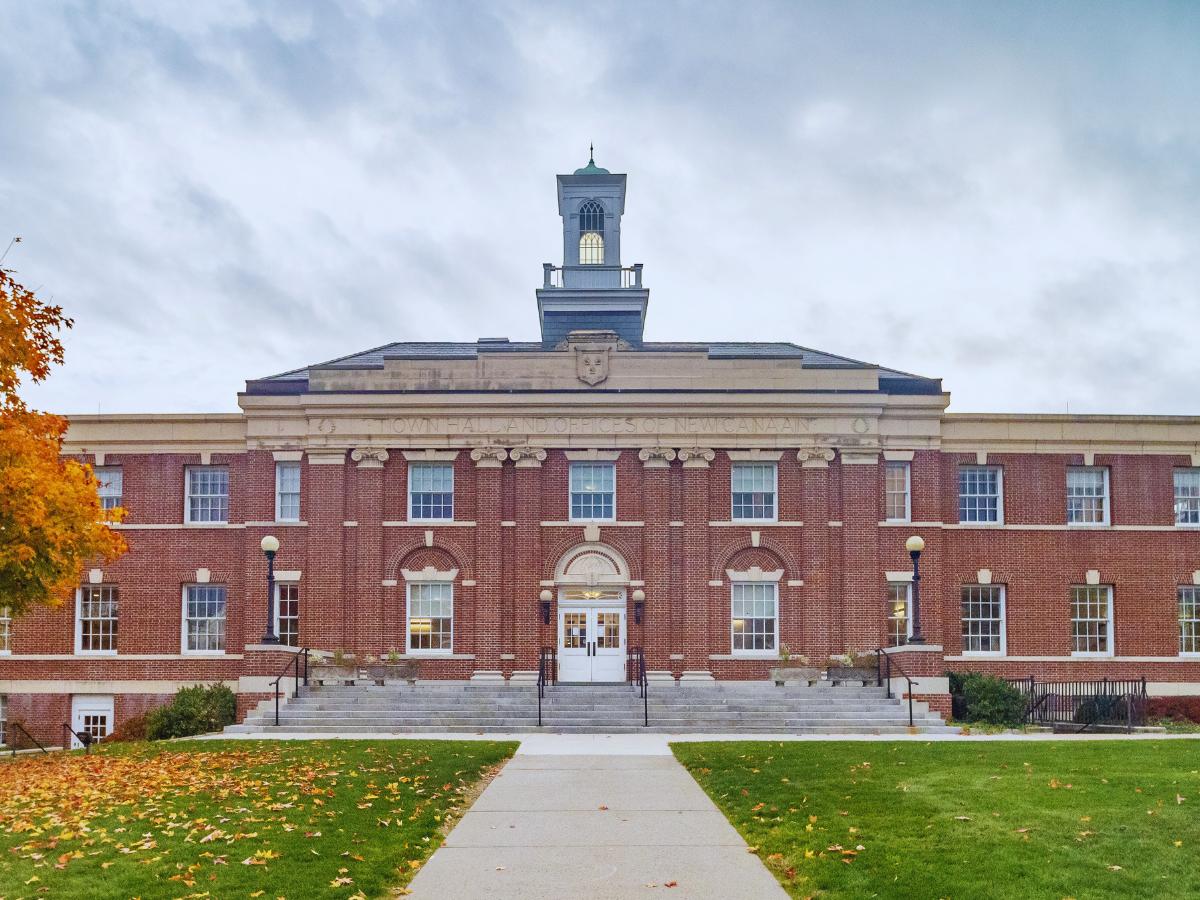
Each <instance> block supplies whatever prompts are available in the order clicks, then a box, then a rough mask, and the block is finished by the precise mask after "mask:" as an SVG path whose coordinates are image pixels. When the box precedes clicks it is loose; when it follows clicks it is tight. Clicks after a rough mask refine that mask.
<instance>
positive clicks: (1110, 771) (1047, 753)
mask: <svg viewBox="0 0 1200 900" xmlns="http://www.w3.org/2000/svg"><path fill="white" fill-rule="evenodd" d="M672 749H673V750H674V752H675V755H676V757H678V759H679V760H680V762H682V763H683V764H684V765H685V766H686V767H687V768H688V770H689V771H690V772H691V773H692V775H693V776H695V778H696V780H697V781H698V782H699V783H700V785H701V786H702V787H703V788H704V789H705V790H706V791H707V792H708V794H709V795H710V796H711V797H712V798H713V800H714V801H715V802H716V803H717V805H718V806H719V807H720V808H721V810H722V811H723V812H724V813H725V815H726V816H727V817H728V818H729V820H730V822H732V823H733V825H734V826H735V827H736V828H737V829H738V831H740V832H741V834H742V836H743V837H745V839H746V840H747V842H749V844H750V846H751V847H752V848H754V850H753V852H756V853H758V854H759V856H760V857H761V858H762V860H763V862H765V863H766V864H767V866H768V868H770V869H771V871H772V872H773V873H774V874H775V875H776V876H777V877H778V878H779V880H780V882H781V883H782V884H783V886H784V887H785V888H786V889H787V890H788V892H789V893H790V894H792V895H793V896H795V897H809V896H818V897H830V898H833V897H845V898H850V897H853V898H860V897H954V898H967V897H981V898H982V897H987V898H1029V897H1081V898H1082V897H1087V898H1107V897H1151V896H1153V897H1198V896H1200V866H1197V864H1196V858H1197V852H1198V851H1200V742H1197V741H1193V740H1164V741H1136V742H1135V741H1074V742H1068V741H994V742H992V741H988V742H972V743H966V742H946V743H920V742H893V743H875V742H811V743H810V742H796V743H749V742H737V743H695V744H692V743H685V744H674V745H672Z"/></svg>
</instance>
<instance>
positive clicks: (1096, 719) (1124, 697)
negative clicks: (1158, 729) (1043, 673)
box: [1005, 675, 1148, 732]
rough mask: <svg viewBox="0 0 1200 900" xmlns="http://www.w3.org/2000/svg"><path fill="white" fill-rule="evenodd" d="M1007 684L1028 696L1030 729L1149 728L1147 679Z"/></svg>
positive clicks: (1031, 680)
mask: <svg viewBox="0 0 1200 900" xmlns="http://www.w3.org/2000/svg"><path fill="white" fill-rule="evenodd" d="M1005 681H1007V682H1008V683H1009V684H1011V685H1013V686H1014V687H1016V688H1017V689H1018V690H1020V691H1021V693H1023V694H1024V695H1025V697H1026V710H1025V721H1026V722H1028V723H1029V724H1030V725H1045V726H1050V727H1054V726H1056V725H1057V726H1074V725H1078V726H1079V728H1078V730H1079V731H1080V732H1083V731H1087V730H1088V729H1089V728H1094V727H1096V726H1101V727H1107V728H1124V729H1125V730H1126V731H1129V732H1131V731H1133V729H1134V728H1137V727H1140V726H1142V725H1145V724H1146V707H1147V704H1148V698H1147V696H1146V679H1145V678H1126V679H1111V678H1101V679H1098V680H1094V681H1038V680H1037V679H1036V678H1034V677H1033V676H1032V675H1031V676H1029V677H1028V678H1006V679H1005Z"/></svg>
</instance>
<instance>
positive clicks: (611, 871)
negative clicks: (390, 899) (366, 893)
mask: <svg viewBox="0 0 1200 900" xmlns="http://www.w3.org/2000/svg"><path fill="white" fill-rule="evenodd" d="M611 746H612V749H615V750H617V752H608V753H605V752H604V751H603V750H601V754H602V755H573V754H570V753H562V752H561V748H562V745H561V744H560V745H559V749H558V750H557V751H556V749H554V748H551V749H550V750H549V752H544V753H538V752H536V748H531V749H533V750H534V751H535V752H530V751H529V750H527V749H526V745H525V744H523V745H522V747H521V750H520V751H519V752H518V754H517V755H516V756H514V757H513V758H512V760H511V761H510V762H509V763H508V765H507V766H505V767H504V769H503V771H501V773H500V774H499V775H498V776H497V777H496V778H495V779H494V780H493V781H492V783H491V784H490V785H488V787H487V789H486V790H484V792H483V793H482V794H481V795H480V797H479V799H478V800H477V801H476V802H475V805H474V806H472V807H471V808H470V809H469V810H468V811H467V813H466V814H465V815H464V816H463V818H462V819H461V820H460V821H459V823H458V825H457V826H456V827H455V828H454V830H453V831H451V832H450V834H449V836H448V837H447V838H446V842H445V843H444V844H443V845H442V846H441V847H440V848H439V849H438V850H437V852H435V853H434V854H433V856H432V857H431V858H430V860H429V862H427V863H426V864H425V866H424V868H422V869H421V871H420V872H419V873H418V874H417V877H416V878H415V879H414V880H413V882H412V885H411V888H412V896H413V897H417V898H424V900H457V898H466V897H487V898H489V900H490V898H498V900H502V898H514V900H516V898H520V900H543V898H544V900H551V898H553V900H560V898H588V900H609V898H612V900H615V898H626V897H647V896H653V895H655V894H660V893H661V894H666V895H667V896H669V897H671V898H674V900H683V898H688V900H709V898H711V900H739V898H746V900H751V898H753V900H770V898H785V897H786V896H787V894H786V893H784V891H783V889H782V888H781V887H780V886H779V883H778V882H777V881H776V880H775V878H774V876H772V875H771V873H770V872H768V871H767V870H766V868H765V867H764V866H763V864H762V862H761V861H760V860H759V858H758V857H757V856H755V855H754V854H752V853H750V852H748V850H747V848H746V843H745V841H743V840H742V838H741V837H740V836H739V835H738V833H737V832H736V831H735V830H734V828H733V826H732V825H730V824H729V822H728V821H726V819H725V817H724V816H723V815H722V814H721V813H720V811H719V810H718V809H717V807H716V806H715V805H714V804H713V802H712V801H711V800H709V799H708V796H707V795H706V794H705V793H704V791H702V790H701V789H700V786H699V785H697V784H696V782H695V781H694V780H693V779H692V777H691V776H690V775H689V774H688V773H687V771H686V770H685V769H684V768H683V766H681V765H680V764H679V763H678V762H676V760H675V758H674V756H671V755H670V754H669V752H652V753H651V754H649V755H643V754H632V753H628V752H621V750H620V749H618V748H619V747H620V746H621V744H620V743H617V744H615V745H611ZM662 748H663V751H665V750H666V742H665V741H663V742H662Z"/></svg>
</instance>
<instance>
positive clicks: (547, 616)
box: [539, 590, 554, 625]
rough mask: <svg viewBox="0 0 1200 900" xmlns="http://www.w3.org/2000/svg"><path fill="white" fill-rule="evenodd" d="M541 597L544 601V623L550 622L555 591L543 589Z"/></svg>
mask: <svg viewBox="0 0 1200 900" xmlns="http://www.w3.org/2000/svg"><path fill="white" fill-rule="evenodd" d="M539 599H540V600H541V601H542V624H543V625H549V624H550V602H551V601H552V600H553V599H554V594H553V592H551V591H549V590H545V591H542V593H541V595H540V596H539Z"/></svg>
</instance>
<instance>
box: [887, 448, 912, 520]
mask: <svg viewBox="0 0 1200 900" xmlns="http://www.w3.org/2000/svg"><path fill="white" fill-rule="evenodd" d="M911 481H912V468H911V467H910V466H909V464H908V463H906V462H890V463H888V464H887V465H886V466H884V469H883V503H884V518H885V519H887V521H889V522H907V521H909V520H910V519H911V518H912V492H911Z"/></svg>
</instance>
